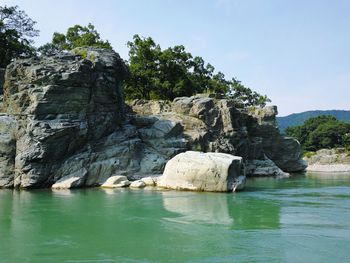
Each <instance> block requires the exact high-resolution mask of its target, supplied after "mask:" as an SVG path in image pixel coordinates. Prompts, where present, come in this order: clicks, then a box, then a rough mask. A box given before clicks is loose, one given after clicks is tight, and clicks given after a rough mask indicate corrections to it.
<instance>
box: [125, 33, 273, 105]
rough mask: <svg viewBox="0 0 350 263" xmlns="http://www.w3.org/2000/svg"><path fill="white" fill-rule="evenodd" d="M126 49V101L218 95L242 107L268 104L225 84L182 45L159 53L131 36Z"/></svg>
mask: <svg viewBox="0 0 350 263" xmlns="http://www.w3.org/2000/svg"><path fill="white" fill-rule="evenodd" d="M128 47H129V72H130V74H129V78H128V79H127V81H126V85H125V95H126V98H127V99H163V100H172V99H174V98H176V97H182V96H192V95H194V94H197V93H209V92H210V93H221V94H226V95H227V96H229V97H232V98H235V99H236V100H237V101H239V102H241V103H242V104H244V105H245V106H252V105H254V106H257V105H260V106H264V105H265V104H266V102H269V101H270V100H269V99H268V98H267V97H266V96H263V95H260V94H258V93H257V92H255V91H252V90H251V89H250V88H247V87H245V86H244V85H242V84H241V82H240V81H238V80H236V79H235V78H232V80H227V79H226V78H225V75H224V74H223V73H222V72H217V73H215V68H214V67H213V66H212V65H211V64H209V63H205V61H204V60H203V58H201V57H198V56H196V57H194V56H193V55H192V54H191V53H189V52H187V51H186V49H185V47H184V46H182V45H178V46H174V47H169V48H167V49H164V50H162V49H161V47H160V46H159V44H156V43H155V42H154V40H153V39H152V38H150V37H148V38H142V37H140V36H139V35H135V36H134V38H133V41H132V42H131V41H130V42H128Z"/></svg>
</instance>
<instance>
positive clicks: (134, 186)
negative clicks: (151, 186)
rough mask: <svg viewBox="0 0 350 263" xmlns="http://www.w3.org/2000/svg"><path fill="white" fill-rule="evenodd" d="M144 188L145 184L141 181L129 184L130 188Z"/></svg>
mask: <svg viewBox="0 0 350 263" xmlns="http://www.w3.org/2000/svg"><path fill="white" fill-rule="evenodd" d="M145 186H146V184H145V182H143V181H142V180H137V181H134V182H132V183H131V184H130V187H131V188H143V187H145Z"/></svg>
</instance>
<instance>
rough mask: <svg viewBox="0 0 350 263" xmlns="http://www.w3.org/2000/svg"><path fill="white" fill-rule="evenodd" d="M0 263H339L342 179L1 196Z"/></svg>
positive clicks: (344, 221)
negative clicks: (220, 188)
mask: <svg viewBox="0 0 350 263" xmlns="http://www.w3.org/2000/svg"><path fill="white" fill-rule="evenodd" d="M0 244H1V246H0V255H1V257H0V262H90V261H91V262H346V260H348V251H350V175H349V174H348V175H345V174H339V175H332V176H329V175H325V174H306V175H299V176H294V177H292V178H288V179H282V180H276V179H273V178H257V179H254V180H250V181H248V183H247V190H246V191H243V192H239V193H227V194H226V193H193V192H176V191H165V192H162V191H151V190H149V191H148V190H129V189H81V190H63V191H62V190H59V191H51V190H36V191H11V190H0Z"/></svg>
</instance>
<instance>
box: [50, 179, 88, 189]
mask: <svg viewBox="0 0 350 263" xmlns="http://www.w3.org/2000/svg"><path fill="white" fill-rule="evenodd" d="M81 181H82V178H81V177H70V178H62V179H61V180H58V181H57V182H56V183H55V184H53V185H52V186H51V188H52V189H70V188H74V187H78V186H80V185H81Z"/></svg>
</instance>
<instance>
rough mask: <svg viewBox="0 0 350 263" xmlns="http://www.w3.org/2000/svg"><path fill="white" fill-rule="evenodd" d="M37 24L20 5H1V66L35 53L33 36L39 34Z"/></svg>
mask: <svg viewBox="0 0 350 263" xmlns="http://www.w3.org/2000/svg"><path fill="white" fill-rule="evenodd" d="M35 24H36V22H35V21H33V20H32V19H31V18H29V17H28V15H27V14H26V13H25V12H24V11H22V10H19V8H18V6H9V7H8V6H3V7H2V6H0V67H6V66H7V65H8V64H9V63H10V61H11V60H12V59H13V58H18V57H26V56H30V55H33V54H35V48H34V47H33V46H32V44H33V40H32V38H33V37H36V36H38V35H39V31H38V30H37V29H35V28H34V26H35Z"/></svg>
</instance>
